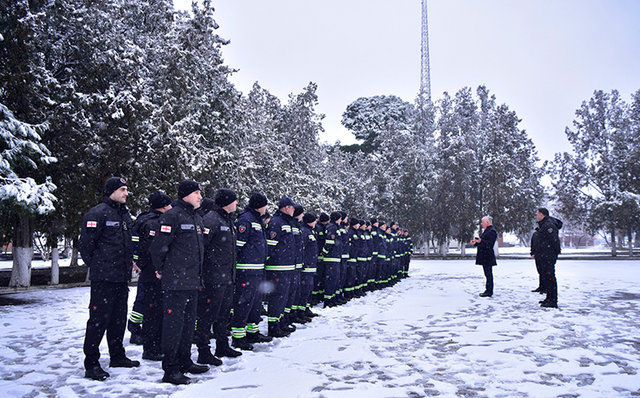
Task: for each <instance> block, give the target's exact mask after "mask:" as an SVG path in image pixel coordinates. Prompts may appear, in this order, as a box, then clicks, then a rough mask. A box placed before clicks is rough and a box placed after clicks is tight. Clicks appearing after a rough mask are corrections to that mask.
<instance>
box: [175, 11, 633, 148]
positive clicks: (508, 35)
mask: <svg viewBox="0 0 640 398" xmlns="http://www.w3.org/2000/svg"><path fill="white" fill-rule="evenodd" d="M175 2H176V5H177V6H178V8H184V9H188V8H190V3H191V0H175ZM213 4H214V6H215V8H216V13H215V15H216V21H217V22H218V24H219V25H220V29H219V30H218V31H219V34H220V35H221V36H222V37H224V38H226V39H228V40H230V41H231V43H230V44H229V45H228V46H225V47H224V48H223V55H224V58H225V61H226V63H227V64H228V65H230V66H232V67H235V68H237V69H239V71H238V72H237V73H235V74H234V76H233V77H232V81H233V82H234V83H235V84H236V86H237V87H238V88H239V89H240V90H241V91H242V92H244V93H245V94H246V93H248V91H249V90H250V88H251V86H252V85H253V83H254V82H255V81H258V82H259V83H260V85H261V86H262V87H264V88H266V89H267V90H269V91H270V92H271V93H272V94H275V95H277V96H278V97H280V98H281V100H282V101H283V102H284V101H286V99H287V96H288V94H289V93H298V92H300V91H301V90H302V88H303V87H304V86H306V85H307V84H308V83H309V82H310V81H313V82H315V83H317V84H318V92H317V93H318V97H319V105H318V108H317V110H318V112H320V113H324V114H325V115H326V118H325V119H324V122H323V125H324V128H325V130H326V132H325V133H324V134H322V136H321V138H322V139H323V140H325V141H329V142H334V141H336V140H340V141H341V142H343V143H352V142H355V140H354V139H353V136H351V134H350V133H349V132H348V130H346V129H345V128H344V127H342V125H341V124H340V120H341V118H342V113H343V112H344V110H345V108H346V107H347V105H349V104H350V103H351V102H353V101H354V100H356V99H357V98H359V97H364V96H373V95H397V96H399V97H401V98H402V99H404V100H406V101H409V102H413V101H414V99H415V96H416V94H417V92H418V89H419V84H420V29H421V28H420V26H421V2H420V0H394V1H390V0H322V1H310V0H268V1H265V0H217V1H215V0H214V1H213ZM429 49H430V58H431V91H432V98H433V100H434V101H437V100H438V99H439V98H441V96H442V93H443V92H444V91H447V92H449V94H451V95H452V96H453V95H454V94H455V92H456V91H458V90H459V89H460V88H462V87H471V88H473V89H474V90H475V89H476V88H477V87H478V86H479V85H481V84H484V85H486V86H487V88H488V89H489V90H490V91H491V92H492V93H493V94H494V95H495V96H496V98H497V101H498V103H499V104H501V103H506V104H507V105H508V106H509V107H510V108H511V109H512V110H513V111H515V112H516V113H517V115H518V116H519V117H520V118H521V119H522V122H521V124H520V127H521V128H523V129H526V130H527V132H528V133H529V136H530V137H531V138H532V140H533V142H534V143H535V145H536V147H537V148H538V151H539V155H540V157H541V158H542V159H552V158H553V154H554V153H555V152H559V151H567V150H570V146H569V144H568V142H567V140H566V138H565V134H564V129H565V127H566V126H571V123H572V121H573V119H574V113H575V110H576V109H577V108H578V107H579V106H580V104H581V103H582V101H584V100H588V99H589V98H590V97H591V96H592V94H593V91H594V90H597V89H601V90H605V91H611V90H612V89H617V90H618V91H620V93H621V94H622V96H623V98H624V99H625V100H626V101H630V95H631V93H632V92H635V91H637V90H639V89H640V1H638V0H535V1H534V0H529V1H523V0H518V1H514V0H482V1H479V0H475V1H473V0H429Z"/></svg>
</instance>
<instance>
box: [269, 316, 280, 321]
mask: <svg viewBox="0 0 640 398" xmlns="http://www.w3.org/2000/svg"><path fill="white" fill-rule="evenodd" d="M279 320H280V317H275V316H270V317H267V322H278V321H279Z"/></svg>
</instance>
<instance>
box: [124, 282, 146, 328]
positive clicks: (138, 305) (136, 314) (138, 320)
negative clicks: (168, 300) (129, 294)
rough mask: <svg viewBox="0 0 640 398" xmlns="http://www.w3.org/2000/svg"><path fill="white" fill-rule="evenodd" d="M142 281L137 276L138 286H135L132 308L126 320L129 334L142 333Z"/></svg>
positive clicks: (143, 307) (143, 306) (143, 308)
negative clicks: (127, 320)
mask: <svg viewBox="0 0 640 398" xmlns="http://www.w3.org/2000/svg"><path fill="white" fill-rule="evenodd" d="M144 310H145V305H144V283H143V282H142V280H141V279H140V278H138V286H137V288H136V299H135V301H134V302H133V308H132V309H131V315H130V316H129V322H127V329H129V332H131V334H140V333H142V323H143V322H144V313H145V311H144Z"/></svg>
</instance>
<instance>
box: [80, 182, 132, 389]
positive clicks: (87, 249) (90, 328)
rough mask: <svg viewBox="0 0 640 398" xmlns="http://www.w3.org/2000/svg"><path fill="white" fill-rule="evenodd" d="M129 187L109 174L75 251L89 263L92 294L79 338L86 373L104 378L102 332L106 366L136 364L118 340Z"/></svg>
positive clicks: (124, 294)
mask: <svg viewBox="0 0 640 398" xmlns="http://www.w3.org/2000/svg"><path fill="white" fill-rule="evenodd" d="M128 195H129V191H128V189H127V182H126V181H125V179H124V178H120V177H112V178H109V179H108V180H107V182H106V183H105V185H104V200H103V202H102V203H100V204H99V205H97V206H96V207H94V208H92V209H91V210H89V212H87V214H85V216H84V217H83V219H82V232H81V235H80V254H81V255H82V259H83V260H84V262H85V264H87V266H88V267H89V279H90V280H91V298H90V299H89V321H88V322H87V331H86V334H85V338H84V347H83V349H84V354H85V360H84V367H85V377H86V378H89V379H93V380H99V381H102V380H105V379H106V378H107V377H109V373H107V372H105V371H104V370H103V369H102V368H101V367H100V363H99V362H98V360H99V359H100V349H99V346H100V341H102V337H103V336H104V334H105V331H106V333H107V343H108V345H109V355H110V357H111V358H110V364H109V366H111V367H126V368H131V367H136V366H139V365H140V362H138V361H132V360H130V359H129V358H127V356H126V354H125V351H124V346H123V345H122V340H123V338H124V330H125V327H126V322H127V298H128V295H129V287H128V286H127V282H128V281H129V280H130V279H131V267H132V261H133V255H132V253H131V247H130V242H131V215H130V214H129V211H128V210H127V207H126V206H125V202H126V201H127V196H128Z"/></svg>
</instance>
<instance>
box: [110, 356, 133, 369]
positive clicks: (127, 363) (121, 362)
mask: <svg viewBox="0 0 640 398" xmlns="http://www.w3.org/2000/svg"><path fill="white" fill-rule="evenodd" d="M138 366H140V361H134V360H131V359H129V358H127V357H119V358H111V361H110V362H109V367H111V368H137V367H138Z"/></svg>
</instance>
